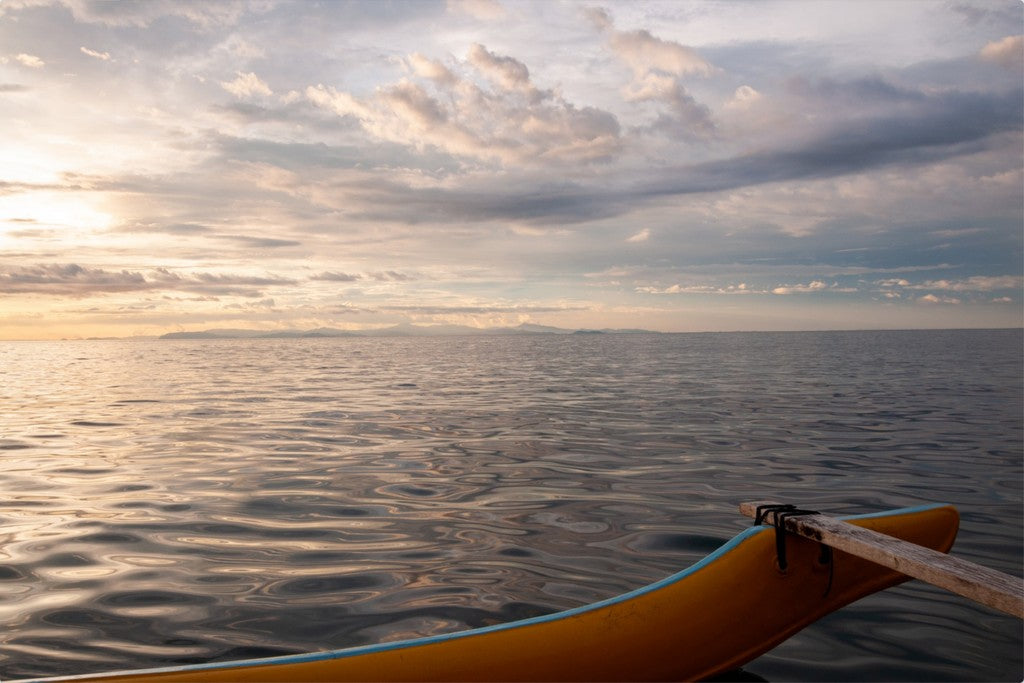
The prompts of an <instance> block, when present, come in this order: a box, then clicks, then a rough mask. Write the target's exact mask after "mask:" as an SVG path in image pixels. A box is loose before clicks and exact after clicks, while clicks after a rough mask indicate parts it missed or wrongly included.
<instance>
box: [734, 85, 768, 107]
mask: <svg viewBox="0 0 1024 683" xmlns="http://www.w3.org/2000/svg"><path fill="white" fill-rule="evenodd" d="M762 99H764V96H763V95H762V94H761V93H759V92H758V91H757V90H755V89H754V88H752V87H751V86H749V85H741V86H740V87H738V88H736V91H735V92H734V93H733V95H732V97H731V98H730V99H729V100H728V101H727V102H726V103H725V106H726V108H728V109H740V110H742V109H750V108H751V107H753V106H754V105H756V104H757V103H758V102H760V101H761V100H762Z"/></svg>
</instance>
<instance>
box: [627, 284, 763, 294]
mask: <svg viewBox="0 0 1024 683" xmlns="http://www.w3.org/2000/svg"><path fill="white" fill-rule="evenodd" d="M636 291H637V292H640V293H642V294H764V293H765V292H763V291H760V290H755V289H752V288H750V287H749V286H748V285H747V284H746V283H745V282H741V283H739V284H737V285H726V286H725V287H721V286H717V285H680V284H675V285H671V286H669V287H637V288H636Z"/></svg>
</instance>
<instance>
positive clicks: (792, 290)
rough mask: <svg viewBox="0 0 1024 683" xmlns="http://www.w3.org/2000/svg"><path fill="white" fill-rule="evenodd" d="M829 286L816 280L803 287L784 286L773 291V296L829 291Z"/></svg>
mask: <svg viewBox="0 0 1024 683" xmlns="http://www.w3.org/2000/svg"><path fill="white" fill-rule="evenodd" d="M828 288H829V286H828V285H827V284H825V283H824V282H822V281H821V280H814V281H813V282H808V283H807V284H802V285H782V286H780V287H776V288H775V289H773V290H772V294H806V293H808V292H820V291H822V290H825V289H828Z"/></svg>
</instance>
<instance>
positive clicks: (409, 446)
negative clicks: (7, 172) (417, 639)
mask: <svg viewBox="0 0 1024 683" xmlns="http://www.w3.org/2000/svg"><path fill="white" fill-rule="evenodd" d="M1021 359H1022V335H1021V332H1020V331H1019V330H1015V331H950V332H945V331H943V332H936V331H931V332H861V333H851V332H846V333H791V334H790V333H780V334H768V333H765V334H754V333H751V334H690V335H574V336H522V337H461V338H429V339H422V338H353V339H347V338H346V339H319V340H317V339H309V340H244V341H242V340H225V341H83V342H52V343H50V342H47V343H43V342H40V343H35V342H16V343H2V344H0V462H2V466H0V493H2V496H0V538H2V539H3V542H2V544H0V678H2V679H3V680H8V679H16V678H19V677H30V676H43V675H55V674H72V673H88V672H95V671H104V670H110V669H119V668H137V667H148V666H166V665H170V664H178V663H191V662H204V661H212V660H228V659H238V658H244V657H259V656H269V655H277V654H286V653H297V652H307V651H312V650H324V649H331V648H339V647H346V646H351V645H359V644H365V643H371V642H377V641H382V640H394V639H399V638H406V637H411V636H416V635H427V634H435V633H442V632H447V631H453V630H460V629H464V628H468V627H477V626H482V625H486V624H493V623H498V622H503V621H509V620H513V619H517V618H522V617H527V616H533V615H537V614H541V613H545V612H551V611H555V610H559V609H564V608H568V607H573V606H577V605H581V604H585V603H589V602H592V601H594V600H598V599H601V598H605V597H609V596H613V595H616V594H618V593H621V592H624V591H626V590H629V589H632V588H636V587H639V586H641V585H644V584H646V583H649V582H651V581H653V580H656V579H659V578H662V577H664V576H666V575H667V574H669V573H672V572H674V571H677V570H679V569H682V568H684V567H686V566H688V565H689V564H691V563H692V562H694V561H696V560H697V559H699V558H700V557H702V556H704V555H705V554H707V553H708V552H710V551H711V550H713V549H714V548H716V547H717V546H718V545H720V544H721V543H723V542H725V541H726V540H727V539H728V538H730V537H731V536H732V535H734V534H735V533H737V532H738V531H740V530H741V529H742V528H743V527H744V526H745V525H746V524H747V523H748V520H745V519H744V518H741V517H740V515H739V514H738V513H737V512H736V511H735V507H736V505H737V504H738V503H739V502H741V501H743V500H753V499H763V498H776V499H780V500H783V501H786V502H795V503H798V504H801V505H804V506H811V507H815V508H816V509H821V510H823V511H828V512H830V513H836V514H847V513H859V512H872V511H877V510H880V509H884V508H891V507H900V506H906V505H914V504H918V503H921V502H925V501H927V502H949V503H954V504H956V505H957V506H958V507H959V509H960V511H961V514H962V516H963V523H962V527H961V532H960V537H959V539H958V541H957V545H956V546H955V552H956V554H958V555H960V556H962V557H964V558H966V559H969V560H972V561H975V562H980V563H982V564H985V565H988V566H990V567H993V568H995V569H999V570H1002V571H1006V572H1010V573H1014V574H1016V575H1018V576H1019V575H1020V573H1021V562H1022V495H1021V482H1022V377H1024V371H1022V360H1021ZM745 669H746V670H747V671H749V672H751V673H754V674H757V675H760V676H762V677H764V678H767V679H769V680H779V681H782V680H790V681H825V680H884V681H926V680H929V681H939V680H972V681H996V680H1014V681H1019V680H1021V678H1022V665H1021V625H1020V622H1019V621H1018V620H1016V619H1014V618H1011V617H1005V616H1002V615H1000V614H999V613H997V612H994V611H992V610H989V609H987V608H984V607H980V606H977V605H974V604H973V603H970V602H969V601H967V600H964V599H961V598H959V597H956V596H953V595H950V594H947V593H944V592H943V591H941V590H939V589H933V588H931V587H929V586H926V585H924V584H921V583H919V582H911V583H909V584H906V585H904V586H902V587H900V588H896V589H891V590H888V591H885V592H883V593H880V594H877V595H874V596H871V597H870V598H867V599H865V600H863V601H861V602H859V603H857V604H855V605H853V606H850V607H848V608H845V609H843V610H841V611H839V612H838V613H836V614H834V615H831V616H830V617H828V618H826V619H824V620H822V621H821V622H819V623H817V624H815V625H814V626H812V627H810V628H808V629H807V630H805V631H804V632H802V633H801V634H799V635H797V636H796V637H794V638H793V639H791V640H790V641H788V642H787V643H785V644H784V645H782V646H780V647H779V648H777V649H776V650H774V651H773V652H771V653H769V654H768V655H765V656H763V657H761V658H760V659H758V660H755V661H754V662H752V663H751V664H749V665H748V666H746V667H745Z"/></svg>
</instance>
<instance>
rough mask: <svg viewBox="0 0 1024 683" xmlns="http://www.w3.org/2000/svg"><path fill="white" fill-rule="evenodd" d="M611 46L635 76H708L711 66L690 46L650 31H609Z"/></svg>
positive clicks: (711, 69) (711, 71) (712, 70)
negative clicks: (653, 74) (655, 74)
mask: <svg viewBox="0 0 1024 683" xmlns="http://www.w3.org/2000/svg"><path fill="white" fill-rule="evenodd" d="M608 42H609V44H610V45H611V48H612V50H613V51H614V52H615V54H616V55H618V57H619V58H620V59H621V60H622V61H623V62H625V63H626V64H627V65H628V66H629V67H630V68H631V69H632V70H633V74H634V75H635V76H636V77H637V78H643V77H644V76H646V75H647V74H650V73H655V72H661V73H666V74H669V75H672V76H710V75H711V74H712V73H714V70H715V69H714V67H713V66H712V65H711V63H710V62H708V61H707V60H705V59H704V58H703V57H701V56H700V55H699V54H697V52H696V51H695V50H693V49H692V48H689V47H686V46H685V45H680V44H679V43H676V42H674V41H671V40H662V39H661V38H658V37H656V36H654V35H652V34H651V33H650V32H649V31H646V30H640V31H612V32H611V36H610V37H609V39H608Z"/></svg>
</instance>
